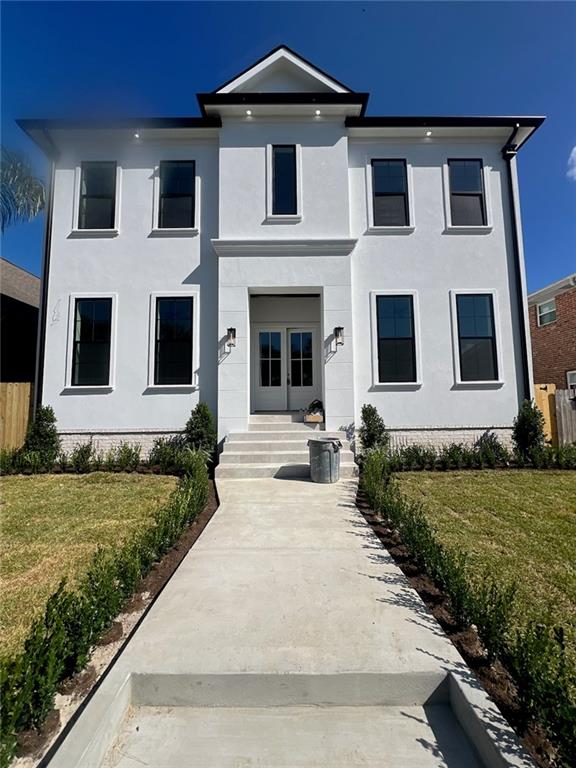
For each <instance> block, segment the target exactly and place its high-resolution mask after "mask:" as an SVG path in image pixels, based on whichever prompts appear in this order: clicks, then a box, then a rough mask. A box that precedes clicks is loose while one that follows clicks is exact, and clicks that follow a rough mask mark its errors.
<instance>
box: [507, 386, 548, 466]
mask: <svg viewBox="0 0 576 768" xmlns="http://www.w3.org/2000/svg"><path fill="white" fill-rule="evenodd" d="M512 442H513V443H514V448H515V449H516V453H518V454H519V455H520V456H522V457H523V458H524V459H525V460H528V459H530V455H531V454H532V453H534V452H535V451H539V450H540V449H542V448H544V444H545V434H544V416H543V415H542V412H541V411H540V409H539V408H538V407H537V406H536V404H535V403H534V401H533V400H524V402H523V403H522V405H521V406H520V410H519V411H518V416H517V417H516V418H515V419H514V424H513V429H512Z"/></svg>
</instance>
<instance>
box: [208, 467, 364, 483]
mask: <svg viewBox="0 0 576 768" xmlns="http://www.w3.org/2000/svg"><path fill="white" fill-rule="evenodd" d="M357 475H358V467H357V466H356V464H352V463H350V464H341V465H340V478H341V479H345V478H350V477H356V476H357ZM216 477H217V478H218V479H222V478H228V479H230V480H249V479H254V478H259V477H280V478H285V477H310V465H309V464H222V463H221V464H219V465H218V466H217V467H216Z"/></svg>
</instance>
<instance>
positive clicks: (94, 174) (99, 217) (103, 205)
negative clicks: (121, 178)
mask: <svg viewBox="0 0 576 768" xmlns="http://www.w3.org/2000/svg"><path fill="white" fill-rule="evenodd" d="M115 220H116V163H115V162H92V161H91V162H85V163H82V168H81V175H80V200H79V212H78V229H114V226H115Z"/></svg>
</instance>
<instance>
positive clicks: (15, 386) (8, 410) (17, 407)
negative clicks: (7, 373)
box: [0, 381, 34, 448]
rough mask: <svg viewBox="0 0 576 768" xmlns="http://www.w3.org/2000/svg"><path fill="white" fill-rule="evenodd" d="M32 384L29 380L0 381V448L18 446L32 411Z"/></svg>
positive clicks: (24, 435) (22, 441)
mask: <svg viewBox="0 0 576 768" xmlns="http://www.w3.org/2000/svg"><path fill="white" fill-rule="evenodd" d="M33 395H34V385H33V384H31V383H30V382H29V381H17V382H12V381H9V382H6V381H3V382H0V448H20V447H21V446H22V445H23V443H24V438H25V437H26V430H27V429H28V422H29V420H30V416H31V412H32V402H33Z"/></svg>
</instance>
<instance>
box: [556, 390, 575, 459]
mask: <svg viewBox="0 0 576 768" xmlns="http://www.w3.org/2000/svg"><path fill="white" fill-rule="evenodd" d="M571 395H572V397H573V393H571V392H570V390H569V389H557V390H556V396H555V397H556V422H557V424H558V443H559V444H560V445H569V444H570V443H574V442H576V400H573V399H572V397H571Z"/></svg>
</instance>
